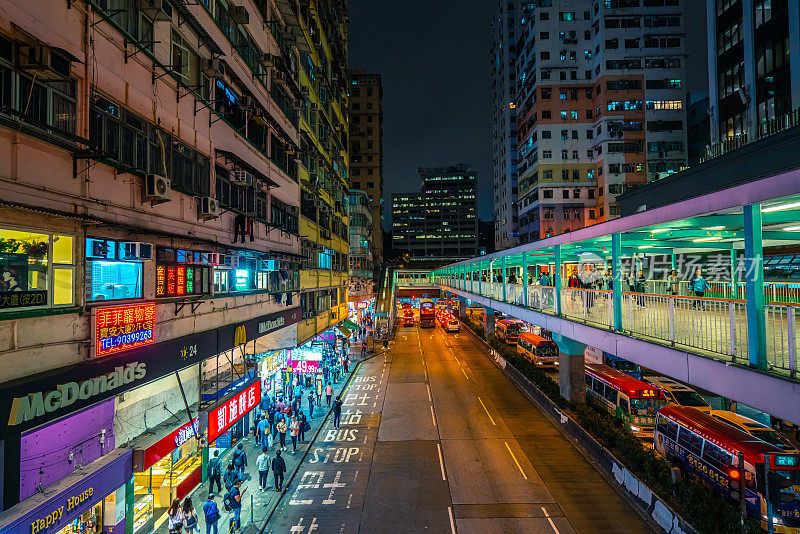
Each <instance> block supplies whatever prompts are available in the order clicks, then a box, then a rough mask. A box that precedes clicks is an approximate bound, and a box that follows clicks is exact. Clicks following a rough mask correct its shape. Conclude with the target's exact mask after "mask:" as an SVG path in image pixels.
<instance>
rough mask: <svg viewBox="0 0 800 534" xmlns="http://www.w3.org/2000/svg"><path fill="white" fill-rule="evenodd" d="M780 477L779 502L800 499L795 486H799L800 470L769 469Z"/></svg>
mask: <svg viewBox="0 0 800 534" xmlns="http://www.w3.org/2000/svg"><path fill="white" fill-rule="evenodd" d="M771 472H773V473H775V474H777V475H778V476H779V477H780V489H781V502H785V503H789V502H792V501H797V500H800V497H798V494H797V489H796V488H797V487H798V486H800V471H771Z"/></svg>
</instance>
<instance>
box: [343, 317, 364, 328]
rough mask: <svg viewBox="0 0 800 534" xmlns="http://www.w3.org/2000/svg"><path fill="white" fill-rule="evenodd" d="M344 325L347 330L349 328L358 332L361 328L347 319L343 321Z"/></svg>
mask: <svg viewBox="0 0 800 534" xmlns="http://www.w3.org/2000/svg"><path fill="white" fill-rule="evenodd" d="M342 324H343V325H344V326H346V327H347V328H349V329H350V330H358V329H360V328H361V327H360V326H359V325H357V324H356V323H354V322H353V321H351V320H350V319H345V320H344V321H342Z"/></svg>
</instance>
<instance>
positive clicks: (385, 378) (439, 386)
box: [267, 326, 652, 534]
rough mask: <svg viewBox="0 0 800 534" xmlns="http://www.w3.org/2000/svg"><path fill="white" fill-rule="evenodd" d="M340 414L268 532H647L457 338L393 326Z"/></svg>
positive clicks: (572, 451) (528, 405) (523, 400)
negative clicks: (384, 348)
mask: <svg viewBox="0 0 800 534" xmlns="http://www.w3.org/2000/svg"><path fill="white" fill-rule="evenodd" d="M345 411H346V413H345V414H344V415H343V418H342V427H341V429H340V430H339V431H333V429H332V423H331V422H328V423H327V425H326V427H325V429H324V430H323V431H322V433H321V434H320V440H319V443H317V444H315V447H314V448H312V454H311V455H309V458H308V459H307V460H306V462H305V464H304V465H303V467H301V469H300V472H299V473H298V477H297V478H296V479H295V481H294V482H293V484H292V489H293V490H294V491H290V492H289V493H288V494H287V497H285V498H284V500H283V501H282V502H281V504H280V506H279V509H278V512H277V513H276V514H275V516H274V517H273V520H272V521H271V522H270V525H269V527H268V528H267V532H276V533H277V532H281V533H283V532H289V533H292V532H299V533H310V532H320V533H328V532H340V533H345V532H346V533H351V532H352V533H370V534H371V533H382V532H385V533H405V532H408V533H419V532H430V533H435V534H439V533H449V532H458V533H459V534H467V533H470V534H471V533H480V534H486V533H487V532H492V533H495V532H498V533H499V532H510V533H515V532H526V533H529V532H530V533H543V534H553V533H555V534H569V533H573V532H577V533H584V532H586V533H600V532H624V533H626V534H628V533H639V532H641V533H645V532H652V528H650V527H649V526H648V525H647V524H646V523H645V522H644V521H642V519H641V518H640V517H639V515H637V513H636V512H635V511H634V510H633V509H632V508H631V507H630V506H629V505H628V504H627V503H626V502H625V501H624V500H623V499H622V497H620V496H619V494H618V493H616V491H614V489H613V488H612V487H611V486H610V485H609V484H608V483H607V482H606V480H605V479H604V478H603V477H602V476H600V474H599V473H598V472H597V471H596V470H595V469H594V468H593V467H592V466H591V465H590V464H589V463H588V461H587V460H586V459H585V458H584V457H583V456H582V455H581V454H580V452H578V450H577V449H575V448H574V447H573V446H572V444H571V443H570V442H569V441H567V440H566V439H565V438H564V437H563V436H562V435H561V434H560V433H559V431H558V429H557V428H556V427H555V426H554V425H553V424H552V423H551V422H550V421H549V420H548V419H547V418H546V417H545V416H544V415H543V414H542V413H541V412H540V411H539V410H538V409H537V408H536V407H534V406H533V405H532V404H531V403H530V401H528V400H527V399H526V398H525V397H524V396H523V395H522V394H521V393H520V392H519V391H518V390H517V389H516V388H515V387H514V386H513V385H512V384H511V383H510V382H509V381H508V380H507V379H506V378H505V376H503V375H502V374H501V373H500V371H499V370H498V369H497V368H496V367H495V366H494V365H493V364H492V363H491V362H490V361H489V360H488V359H487V358H486V356H484V355H483V354H482V353H481V352H480V351H479V350H478V348H477V347H476V346H475V345H474V344H473V342H472V341H471V340H470V339H469V338H468V337H467V336H466V335H460V334H445V333H443V332H442V331H441V329H440V328H436V329H419V328H418V327H416V326H415V327H413V328H400V330H399V331H398V335H397V337H396V341H395V342H394V343H393V345H392V347H391V350H390V351H389V353H388V355H387V356H386V357H385V358H382V357H378V358H376V359H374V360H372V361H370V362H367V363H365V364H363V365H362V368H361V369H360V370H359V373H358V374H357V375H356V378H355V379H354V381H353V382H352V384H351V385H350V387H349V388H348V390H347V394H346V396H345ZM337 460H338V461H337Z"/></svg>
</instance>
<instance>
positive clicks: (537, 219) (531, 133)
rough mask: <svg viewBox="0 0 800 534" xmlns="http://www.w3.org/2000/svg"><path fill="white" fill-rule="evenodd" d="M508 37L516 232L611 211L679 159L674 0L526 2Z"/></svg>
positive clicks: (679, 28)
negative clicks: (513, 55)
mask: <svg viewBox="0 0 800 534" xmlns="http://www.w3.org/2000/svg"><path fill="white" fill-rule="evenodd" d="M520 25H521V30H520V36H519V38H518V40H517V42H516V44H515V49H516V50H517V51H518V54H517V60H516V72H517V84H516V95H517V96H516V106H517V123H518V129H517V136H518V139H519V143H518V157H517V162H518V165H517V166H518V174H519V201H518V205H519V210H518V211H519V217H520V237H521V241H523V242H529V241H534V240H537V239H542V238H545V237H549V236H552V235H555V234H560V233H563V232H568V231H572V230H576V229H578V228H582V227H584V226H587V225H590V224H595V223H597V222H600V221H603V220H606V219H609V218H613V217H616V216H618V215H619V208H618V206H617V204H616V202H615V198H616V196H617V195H619V194H621V193H623V192H624V191H626V190H627V189H628V188H631V187H638V186H639V185H642V184H645V183H647V182H648V181H652V180H656V179H658V178H659V177H662V176H664V175H665V174H669V173H672V172H676V171H678V170H680V169H681V168H683V167H684V166H685V165H686V119H685V103H684V97H685V93H684V91H683V90H682V87H683V46H684V42H683V39H684V37H683V14H682V11H681V4H680V2H679V1H677V0H664V1H661V2H650V1H647V2H642V0H609V1H607V2H599V3H598V2H594V3H593V2H589V1H583V0H541V1H539V2H535V3H531V2H529V3H526V4H524V8H523V9H522V12H521V16H520Z"/></svg>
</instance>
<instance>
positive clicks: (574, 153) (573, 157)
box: [572, 150, 578, 159]
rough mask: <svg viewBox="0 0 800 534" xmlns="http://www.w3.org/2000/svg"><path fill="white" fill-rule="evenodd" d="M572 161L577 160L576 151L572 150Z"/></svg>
mask: <svg viewBox="0 0 800 534" xmlns="http://www.w3.org/2000/svg"><path fill="white" fill-rule="evenodd" d="M572 159H578V151H577V150H573V151H572Z"/></svg>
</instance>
